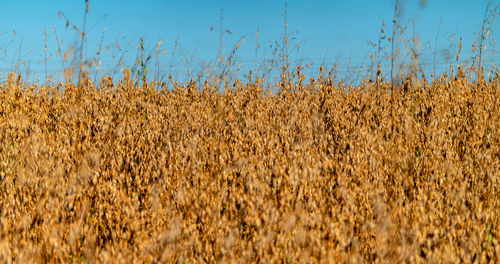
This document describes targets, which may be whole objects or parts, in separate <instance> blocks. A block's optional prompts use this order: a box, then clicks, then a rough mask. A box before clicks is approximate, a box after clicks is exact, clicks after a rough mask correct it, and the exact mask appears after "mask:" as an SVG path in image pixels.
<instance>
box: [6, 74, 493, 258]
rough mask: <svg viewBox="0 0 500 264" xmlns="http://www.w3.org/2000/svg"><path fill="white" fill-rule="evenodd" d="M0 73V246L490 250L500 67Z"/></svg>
mask: <svg viewBox="0 0 500 264" xmlns="http://www.w3.org/2000/svg"><path fill="white" fill-rule="evenodd" d="M450 76H451V77H444V76H443V77H441V78H439V79H436V80H434V81H433V82H430V81H429V83H427V82H424V81H416V80H415V81H411V82H410V81H408V82H406V83H405V84H403V85H401V87H399V88H397V89H394V90H393V91H392V92H391V88H390V87H391V86H390V84H389V83H387V82H383V81H376V82H363V83H362V84H360V85H359V86H357V87H348V86H343V85H342V83H341V84H340V85H334V84H332V83H331V82H330V81H329V80H327V79H323V78H319V79H316V80H314V81H308V82H306V81H302V78H300V76H295V77H296V78H295V79H294V80H293V81H287V82H281V83H278V84H276V85H277V86H278V87H279V89H280V90H279V92H272V91H269V90H268V89H267V88H266V86H265V85H264V83H263V80H260V79H253V80H252V79H251V78H250V79H249V80H243V81H236V82H235V83H234V85H233V84H232V83H231V84H229V85H228V86H227V87H226V88H225V89H224V91H218V88H215V87H214V86H215V85H214V84H212V83H210V82H207V83H205V85H204V86H202V87H199V86H196V85H195V84H193V83H191V84H190V83H187V84H184V85H177V86H176V87H175V88H173V89H154V88H153V86H152V84H146V85H143V86H137V85H135V80H133V79H132V78H131V77H130V76H129V75H128V74H127V73H126V74H125V77H124V79H122V80H120V81H119V82H113V81H112V80H111V79H109V78H107V79H106V78H104V79H103V80H102V82H101V83H99V84H93V83H91V82H90V81H86V82H82V83H80V85H78V86H75V85H74V84H71V83H66V84H52V85H47V86H42V85H28V84H26V83H23V79H22V78H17V77H16V76H14V75H11V76H10V77H9V78H8V80H7V81H5V82H3V83H2V84H1V87H0V230H1V232H0V234H1V236H0V259H1V262H2V263H33V262H35V263H59V262H62V263H95V262H97V263H141V262H145V263H205V262H206V263H215V262H226V263H254V262H257V263H308V262H310V263H346V262H353V263H360V262H365V263H386V262H387V263H398V262H420V263H427V262H438V263H441V262H442V263H460V262H465V263H468V262H473V263H476V262H479V263H498V262H500V241H499V234H500V227H499V224H500V219H499V218H500V109H499V107H500V101H499V100H500V86H499V80H500V77H499V76H498V74H496V75H495V77H491V78H488V79H485V78H479V79H476V78H475V77H471V75H470V71H465V72H464V71H463V70H459V71H455V73H454V74H451V75H450Z"/></svg>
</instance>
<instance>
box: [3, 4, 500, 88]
mask: <svg viewBox="0 0 500 264" xmlns="http://www.w3.org/2000/svg"><path fill="white" fill-rule="evenodd" d="M89 3H90V4H89V12H88V16H87V24H86V33H87V42H86V43H87V44H86V48H85V49H84V51H85V55H86V57H87V58H97V56H96V52H97V50H98V47H99V40H100V39H101V38H102V39H103V44H102V47H103V51H102V53H101V55H100V59H101V65H102V68H101V69H103V71H104V73H105V74H110V73H111V72H113V69H115V68H117V65H118V63H117V61H118V58H119V57H120V56H121V55H122V54H123V57H124V63H123V65H122V66H121V67H118V68H122V69H123V68H125V67H126V66H131V67H132V66H133V64H134V59H135V58H136V57H137V45H138V43H139V39H140V38H141V37H142V38H143V39H144V47H145V49H146V53H147V54H149V53H153V52H154V50H155V47H156V46H157V44H158V41H159V40H161V41H162V43H161V47H160V50H159V51H160V52H159V55H158V64H159V65H160V75H162V76H163V78H165V76H166V75H168V73H172V74H173V75H174V77H175V76H176V77H177V78H179V79H180V80H183V79H185V78H187V75H188V73H187V72H186V71H187V69H186V66H189V68H190V70H191V71H192V72H196V71H199V70H200V69H201V65H202V64H203V63H208V62H214V61H216V58H217V56H218V53H219V46H220V33H221V28H220V23H221V18H222V32H223V42H222V47H223V50H222V55H223V56H225V57H226V58H228V57H229V56H230V53H231V50H232V49H233V48H234V47H235V45H236V43H238V42H241V41H242V39H243V38H244V41H243V42H242V43H241V45H240V46H239V49H238V51H237V53H236V55H235V56H234V60H235V61H238V62H239V63H240V64H241V69H244V70H242V72H246V70H247V69H249V68H254V69H255V68H256V67H257V66H258V65H262V64H263V62H264V60H265V59H271V58H273V57H276V55H273V50H275V49H276V47H277V45H282V43H283V41H282V38H283V33H284V10H285V1H275V0H272V1H271V0H267V1H263V0H253V1H243V0H238V1H235V0H210V1H193V0H183V1H180V0H179V1H166V0H165V1H160V0H149V1H148V0H144V1H138V0H135V1H132V0H100V1H97V0H94V1H92V0H90V1H89ZM394 3H395V1H394V0H378V1H374V0H331V1H323V0H317V1H314V0H311V1H305V0H289V1H287V16H286V19H287V21H288V32H289V38H290V42H289V59H290V62H291V63H292V64H294V63H298V62H301V63H304V64H306V63H314V65H315V66H318V65H319V64H325V65H328V66H331V65H333V64H334V63H335V62H336V63H337V65H338V70H339V72H341V73H342V72H343V73H345V74H347V73H348V72H349V71H355V69H356V67H360V66H363V65H364V66H366V67H367V66H369V65H370V63H371V60H370V57H369V54H370V53H371V54H376V52H377V49H376V48H374V47H372V46H370V45H369V44H368V43H367V42H368V41H372V42H374V43H377V42H378V39H379V36H380V29H381V25H382V23H385V25H386V29H385V33H386V35H387V36H388V37H390V33H391V32H392V23H391V21H392V17H393V14H394ZM400 3H401V4H400V7H399V9H400V12H401V13H400V16H399V17H398V23H399V24H400V25H401V26H406V27H407V28H406V30H405V34H406V35H405V36H402V39H401V43H403V42H404V41H405V39H407V40H410V41H411V40H412V39H414V38H415V39H416V38H418V39H419V43H420V45H417V44H415V43H416V42H413V44H412V45H413V48H415V49H416V50H417V51H418V53H419V54H420V62H421V65H422V66H423V67H425V68H426V69H427V70H429V71H432V70H433V65H434V51H435V50H436V51H437V52H436V54H437V55H436V60H437V64H436V65H437V68H438V69H437V71H438V72H441V71H442V70H443V69H445V68H446V66H445V64H446V61H447V59H448V61H449V62H451V61H453V60H452V59H450V58H455V57H456V51H457V49H458V46H459V42H460V38H462V40H463V51H462V58H464V57H465V56H467V52H468V51H469V50H470V47H471V44H472V42H473V41H474V40H475V39H476V38H477V33H478V32H479V31H480V30H481V25H482V22H483V18H484V15H485V10H486V6H487V4H488V1H487V0H427V1H422V0H406V1H405V0H401V1H400ZM498 6H499V2H498V1H492V8H495V7H498ZM221 10H222V11H221ZM499 10H500V9H499ZM58 12H61V14H63V16H61V17H59V16H58ZM84 12H85V1H84V0H65V1H62V0H61V1H55V0H45V1H40V0H2V1H1V2H0V70H1V72H2V73H3V75H5V73H6V72H8V71H15V70H18V71H21V72H23V71H24V72H27V71H28V70H29V74H30V75H31V76H33V77H36V76H38V77H40V76H41V74H43V72H44V71H45V64H44V54H45V51H44V45H45V43H44V30H46V32H47V33H46V36H47V42H48V48H47V54H48V55H47V56H48V61H47V65H48V66H47V69H48V73H49V74H52V75H54V76H55V77H56V78H59V77H60V76H61V75H60V72H61V69H62V63H61V57H60V56H59V55H57V50H58V45H57V43H56V38H55V33H54V31H55V32H57V36H58V39H59V41H62V42H63V43H62V50H63V51H62V52H63V53H64V52H66V51H67V50H68V49H70V47H71V46H73V47H76V48H77V47H79V44H77V43H78V42H77V40H78V36H77V34H76V33H75V30H74V29H72V28H71V25H75V26H77V27H79V28H82V24H83V16H84ZM497 13H498V11H497ZM65 18H67V19H68V20H69V21H70V23H71V24H70V26H69V27H66V19H65ZM499 18H500V17H499V16H498V15H497V17H496V19H495V20H494V21H493V24H492V28H493V30H494V31H493V32H492V33H491V34H490V35H489V39H490V40H492V39H494V38H495V39H498V35H499V34H498V33H497V32H496V31H498V30H500V29H499V28H498V26H499V25H500V23H499V21H500V20H499ZM226 30H227V31H226ZM257 30H258V36H259V38H258V41H256V34H257ZM14 31H15V33H14ZM228 32H231V33H228ZM436 37H437V40H438V41H437V47H436V46H435V45H436ZM21 42H22V43H21ZM176 42H177V44H176ZM116 44H119V47H120V48H118V45H116ZM388 44H389V42H388V40H387V39H385V40H383V41H382V45H383V46H384V47H385V48H386V53H387V52H390V51H388V50H387V49H388V48H389V47H390V45H388ZM257 45H260V47H259V48H257V47H258V46H257ZM297 45H298V46H300V48H299V49H298V50H297V49H296V48H295V47H296V46H297ZM418 46H420V48H418ZM399 47H400V48H401V49H402V50H405V47H404V45H403V44H400V46H399ZM278 50H279V51H281V49H279V48H278ZM495 51H496V52H498V48H497V46H496V45H495V44H491V45H490V46H488V48H487V52H486V54H485V59H486V61H487V62H488V63H496V64H500V56H499V54H498V53H495ZM68 54H70V53H68ZM447 54H448V55H449V56H447ZM113 56H114V58H113ZM401 57H404V56H403V55H401ZM381 60H382V59H381ZM18 62H20V63H18ZM65 63H66V64H69V62H68V61H66V62H65ZM155 63H156V58H155V59H153V60H151V61H150V62H149V66H150V68H151V69H155ZM16 66H17V67H16ZM315 66H313V68H314V67H315ZM191 77H192V76H191Z"/></svg>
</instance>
